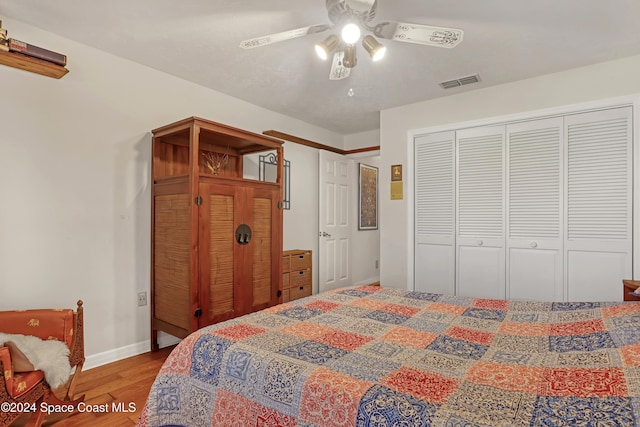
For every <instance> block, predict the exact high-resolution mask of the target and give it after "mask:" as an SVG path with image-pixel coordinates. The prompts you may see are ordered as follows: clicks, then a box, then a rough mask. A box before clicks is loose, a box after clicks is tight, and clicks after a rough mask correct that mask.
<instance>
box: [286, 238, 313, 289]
mask: <svg viewBox="0 0 640 427" xmlns="http://www.w3.org/2000/svg"><path fill="white" fill-rule="evenodd" d="M311 273H312V263H311V251H308V250H300V249H294V250H290V251H284V252H282V302H288V301H292V300H295V299H298V298H302V297H308V296H310V295H311V283H312V279H313V275H312V274H311Z"/></svg>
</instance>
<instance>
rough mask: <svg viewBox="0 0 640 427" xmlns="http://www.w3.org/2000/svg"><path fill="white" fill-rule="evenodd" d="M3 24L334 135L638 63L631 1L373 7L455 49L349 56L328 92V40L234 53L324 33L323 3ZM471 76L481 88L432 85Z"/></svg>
mask: <svg viewBox="0 0 640 427" xmlns="http://www.w3.org/2000/svg"><path fill="white" fill-rule="evenodd" d="M3 16H4V17H9V18H13V19H16V20H19V21H22V22H25V23H27V24H31V25H34V26H37V27H39V28H42V29H44V30H47V31H49V32H52V33H56V34H59V35H62V36H64V37H67V38H69V39H72V40H76V41H78V42H81V43H84V44H87V45H90V46H93V47H96V48H98V49H101V50H103V51H106V52H110V53H112V54H115V55H118V56H121V57H124V58H128V59H130V60H133V61H136V62H138V63H141V64H144V65H147V66H149V67H152V68H155V69H158V70H161V71H164V72H167V73H169V74H172V75H175V76H178V77H181V78H183V79H186V80H190V81H192V82H195V83H198V84H200V85H202V86H207V87H210V88H212V89H215V90H217V91H219V92H222V93H226V94H228V95H231V96H234V97H236V98H240V99H243V100H246V101H248V102H251V103H253V104H256V105H259V106H262V107H265V108H268V109H270V110H273V111H277V112H280V113H283V114H286V115H288V116H291V117H296V118H298V119H301V120H304V121H306V122H308V123H312V124H315V125H317V126H321V127H323V128H326V129H329V130H332V131H335V132H338V133H341V134H351V133H356V132H362V131H367V130H372V129H377V128H378V126H379V111H380V110H382V109H387V108H392V107H395V106H399V105H405V104H410V103H413V102H418V101H424V100H427V99H431V98H437V97H442V96H447V95H451V94H455V93H459V92H461V91H467V90H474V89H478V88H482V87H487V86H492V85H497V84H501V83H506V82H511V81H515V80H521V79H525V78H529V77H533V76H537V75H541V74H548V73H553V72H557V71H561V70H566V69H569V68H574V67H580V66H584V65H588V64H593V63H597V62H603V61H607V60H612V59H616V58H621V57H625V56H631V55H637V54H640V19H639V18H640V1H639V0H607V1H605V0H482V1H480V0H378V11H377V16H376V18H375V19H374V20H373V21H372V22H371V23H372V24H375V23H377V22H379V21H386V20H391V21H401V22H412V23H418V24H428V25H436V26H444V27H453V28H460V29H463V30H464V41H463V42H462V43H461V44H460V45H459V46H457V47H455V48H454V49H443V48H438V47H428V46H421V45H417V44H410V43H401V42H397V41H389V40H384V41H383V42H384V43H385V44H386V46H387V48H388V49H387V56H386V57H385V59H384V60H383V61H382V62H377V63H372V62H371V60H370V59H369V57H368V56H367V55H366V53H365V52H364V51H363V49H362V47H361V46H358V54H359V55H358V65H357V66H356V67H355V68H354V69H353V70H352V72H351V76H350V77H349V78H348V79H345V80H340V81H330V80H329V79H328V76H329V70H330V62H322V61H321V60H320V59H319V58H317V56H316V55H315V52H314V48H313V46H314V44H315V43H316V42H318V41H321V40H323V39H324V38H325V37H326V36H327V35H328V34H330V33H329V32H325V33H320V34H312V35H307V36H305V37H302V38H298V39H294V40H288V41H285V42H281V43H276V44H272V45H269V46H263V47H261V48H257V49H250V50H243V49H240V48H239V43H240V41H242V40H245V39H249V38H253V37H257V36H262V35H267V34H271V33H275V32H280V31H285V30H290V29H294V28H299V27H304V26H308V25H314V24H330V23H331V22H330V21H329V19H328V17H327V14H326V8H325V0H296V1H291V0H181V1H176V0H109V1H104V0H101V1H97V0H56V1H50V0H20V1H17V0H0V19H1V18H2V17H3ZM5 27H6V26H5ZM8 30H9V36H11V35H12V34H11V29H8ZM14 35H15V34H14ZM44 47H49V46H44ZM49 48H51V47H49ZM51 49H52V50H55V49H53V48H51ZM69 61H70V65H69V68H71V69H72V68H73V58H70V59H69ZM472 74H479V75H480V79H481V82H480V83H478V84H474V85H469V86H464V87H461V88H455V89H450V90H444V89H442V88H441V87H440V86H439V85H438V83H440V82H442V81H445V80H450V79H455V78H458V77H463V76H467V75H472ZM639 78H640V77H639ZM349 88H353V90H354V92H355V96H353V97H349V96H347V92H348V90H349ZM541 89H542V90H543V88H541Z"/></svg>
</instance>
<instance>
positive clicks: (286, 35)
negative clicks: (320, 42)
mask: <svg viewBox="0 0 640 427" xmlns="http://www.w3.org/2000/svg"><path fill="white" fill-rule="evenodd" d="M330 27H331V25H327V24H322V25H311V26H309V27H303V28H296V29H295V30H289V31H283V32H281V33H275V34H270V35H268V36H262V37H256V38H253V39H249V40H243V41H241V42H240V47H241V48H243V49H253V48H254V47H260V46H265V45H268V44H272V43H277V42H282V41H285V40H291V39H295V38H298V37H303V36H306V35H307V34H314V33H321V32H323V31H326V30H328V29H329V28H330Z"/></svg>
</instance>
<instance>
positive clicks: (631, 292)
mask: <svg viewBox="0 0 640 427" xmlns="http://www.w3.org/2000/svg"><path fill="white" fill-rule="evenodd" d="M622 288H623V289H624V292H623V294H622V299H623V300H624V301H640V296H638V294H636V293H635V290H636V289H638V288H640V280H623V281H622Z"/></svg>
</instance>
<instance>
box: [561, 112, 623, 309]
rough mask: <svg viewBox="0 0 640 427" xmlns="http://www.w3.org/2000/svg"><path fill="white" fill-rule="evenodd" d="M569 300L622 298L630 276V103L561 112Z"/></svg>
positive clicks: (566, 269) (566, 268)
mask: <svg viewBox="0 0 640 427" xmlns="http://www.w3.org/2000/svg"><path fill="white" fill-rule="evenodd" d="M565 138H566V141H567V142H566V153H565V157H566V184H565V188H566V194H567V204H566V222H567V233H566V241H565V250H566V255H565V257H566V262H565V265H566V267H565V271H566V281H567V291H568V295H567V298H568V300H569V301H610V300H619V299H620V294H621V291H620V286H621V285H620V282H621V280H622V279H624V278H629V277H632V276H631V274H632V262H633V260H632V228H631V227H632V211H631V209H632V176H633V175H632V109H631V107H620V108H615V109H609V110H603V111H596V112H589V113H581V114H573V115H569V116H566V117H565Z"/></svg>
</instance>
